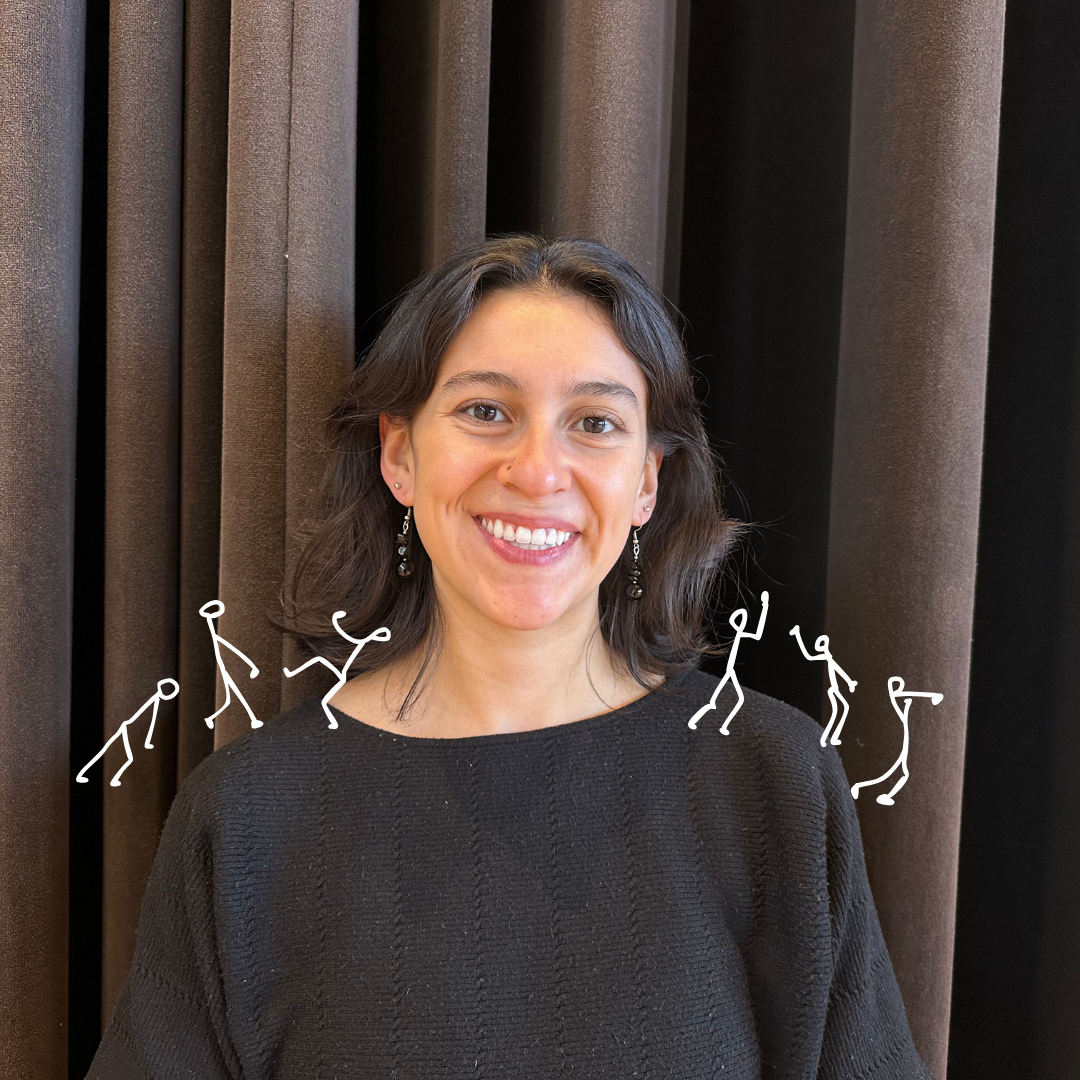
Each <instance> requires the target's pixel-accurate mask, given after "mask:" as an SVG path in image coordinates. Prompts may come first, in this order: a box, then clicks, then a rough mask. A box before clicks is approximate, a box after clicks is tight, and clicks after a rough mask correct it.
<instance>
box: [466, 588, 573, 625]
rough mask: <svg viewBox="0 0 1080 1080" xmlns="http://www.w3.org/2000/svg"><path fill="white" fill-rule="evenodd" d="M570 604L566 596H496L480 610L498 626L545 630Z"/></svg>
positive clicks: (563, 613)
mask: <svg viewBox="0 0 1080 1080" xmlns="http://www.w3.org/2000/svg"><path fill="white" fill-rule="evenodd" d="M569 607H570V605H569V604H568V603H567V601H566V599H565V597H544V598H542V599H541V598H537V597H536V596H529V597H523V596H520V595H517V596H513V595H512V596H506V597H495V598H492V599H490V600H488V602H487V603H485V604H483V605H482V606H480V608H479V610H480V612H481V613H482V614H483V615H484V616H485V617H486V618H487V619H488V620H489V621H491V622H493V623H494V624H495V625H496V626H500V627H504V628H505V629H507V630H543V629H544V627H546V626H551V624H552V623H555V622H558V621H559V619H560V618H562V616H563V615H565V614H566V612H567V609H568V608H569Z"/></svg>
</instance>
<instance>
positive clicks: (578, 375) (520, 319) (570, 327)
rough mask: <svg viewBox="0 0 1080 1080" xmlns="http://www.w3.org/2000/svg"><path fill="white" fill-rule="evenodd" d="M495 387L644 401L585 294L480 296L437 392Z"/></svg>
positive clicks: (445, 362) (635, 376) (622, 353)
mask: <svg viewBox="0 0 1080 1080" xmlns="http://www.w3.org/2000/svg"><path fill="white" fill-rule="evenodd" d="M484 385H487V386H491V387H499V388H502V389H504V390H507V391H509V392H514V393H521V394H524V393H528V392H529V391H530V390H531V389H539V388H540V387H543V388H544V389H545V390H550V389H551V388H552V387H556V386H557V387H560V388H562V389H563V390H564V391H566V392H567V393H571V392H575V393H578V394H580V393H589V392H590V388H591V390H592V391H595V392H601V393H606V394H609V395H612V396H615V397H619V398H621V399H622V400H623V402H624V404H630V405H633V404H635V403H640V402H643V401H644V396H645V378H644V375H643V373H642V371H641V368H640V366H639V365H638V362H637V360H636V359H635V358H634V357H633V355H632V354H631V353H630V352H629V351H628V350H627V349H626V347H625V346H624V345H623V343H622V342H621V341H620V340H619V337H618V335H617V334H616V333H615V330H614V328H613V326H612V325H611V322H610V320H609V319H608V318H607V315H606V313H605V312H604V311H603V309H602V308H601V307H600V306H599V305H598V304H596V303H595V302H594V301H591V300H589V299H588V298H587V297H583V296H579V295H576V294H570V295H567V294H564V293H538V292H536V291H533V290H529V291H525V290H512V291H511V290H503V291H500V292H498V293H495V294H493V295H491V296H489V297H485V298H484V299H483V300H482V301H481V302H480V303H479V304H478V305H477V307H476V309H475V310H474V311H473V313H472V314H471V315H470V316H469V318H468V319H467V320H466V321H465V323H464V324H463V325H462V327H461V329H460V330H459V331H458V333H457V334H456V335H455V337H454V339H453V341H451V343H450V345H449V347H448V348H447V350H446V352H445V354H444V355H443V358H442V362H441V363H440V365H439V374H438V377H437V379H436V391H437V392H439V391H441V390H447V391H449V390H460V389H462V388H465V387H482V386H484Z"/></svg>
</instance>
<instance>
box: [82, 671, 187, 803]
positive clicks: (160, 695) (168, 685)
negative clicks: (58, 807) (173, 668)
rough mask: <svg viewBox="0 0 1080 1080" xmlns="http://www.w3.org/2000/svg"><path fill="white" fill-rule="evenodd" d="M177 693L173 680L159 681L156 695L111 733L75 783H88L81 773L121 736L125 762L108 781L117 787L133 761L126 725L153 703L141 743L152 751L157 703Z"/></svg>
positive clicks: (178, 688) (83, 768)
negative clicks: (148, 723) (151, 739)
mask: <svg viewBox="0 0 1080 1080" xmlns="http://www.w3.org/2000/svg"><path fill="white" fill-rule="evenodd" d="M179 693H180V684H179V683H178V682H177V681H176V680H175V679H159V680H158V684H157V693H155V694H154V696H153V697H148V698H147V699H146V701H144V702H143V706H142V708H141V709H139V711H138V712H137V713H135V715H134V716H129V717H128V718H127V719H126V720H125V721H124V722H123V723H122V724H121V725H120V726H119V727H118V728H117V729H116V731H115V732H114V733H113V736H112V738H110V739H109V741H108V742H107V743H106V744H105V745H104V746H103V747H102V748H101V749H100V750H99V751H98V752H97V753H96V754H95V755H94V756H93V757H92V758H91V759H90V760H89V761H88V762H87V763H86V764H85V765H84V766H83V767H82V768H81V769H80V770H79V775H78V776H76V777H75V782H76V783H77V784H88V783H89V781H88V780H87V779H86V777H85V776H83V773H84V772H86V770H87V769H89V768H90V766H91V765H93V764H94V762H95V761H97V759H98V758H99V757H102V756H103V755H104V753H105V751H106V750H108V749H109V747H110V746H112V744H113V743H114V742H115V741H116V736H117V735H121V736H123V739H124V750H126V751H127V761H125V762H124V764H123V765H121V766H120V768H119V769H117V770H116V775H115V776H114V777H113V778H112V779H111V780H110V781H109V787H119V786H120V774H121V773H122V772H123V771H124V770H125V769H126V768H127V767H128V766H129V765H130V764H131V763H132V762H133V761H134V760H135V758H134V757H133V756H132V753H131V743H130V742H128V735H127V728H128V724H130V723H131V722H132V721H133V720H138V718H139V717H140V716H142V714H143V713H144V712H146V710H147V707H148V706H149V705H150V702H153V703H154V712H153V715H152V716H151V717H150V727H149V728H148V729H147V732H146V742H144V743H143V746H144V747H145V748H146V749H147V750H153V749H154V744H153V743H152V742H151V741H150V737H151V736H152V735H153V734H154V724H156V723H157V710H158V702H159V701H171V700H172V699H173V698H174V697H176V695H177V694H179Z"/></svg>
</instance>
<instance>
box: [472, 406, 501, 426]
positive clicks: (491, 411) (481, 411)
mask: <svg viewBox="0 0 1080 1080" xmlns="http://www.w3.org/2000/svg"><path fill="white" fill-rule="evenodd" d="M465 415H466V416H469V417H471V418H472V419H473V420H483V421H486V422H489V423H490V422H491V421H493V420H498V419H499V418H500V411H499V409H498V408H497V407H496V406H494V405H488V404H486V403H485V402H483V401H474V402H473V403H472V405H466V406H465Z"/></svg>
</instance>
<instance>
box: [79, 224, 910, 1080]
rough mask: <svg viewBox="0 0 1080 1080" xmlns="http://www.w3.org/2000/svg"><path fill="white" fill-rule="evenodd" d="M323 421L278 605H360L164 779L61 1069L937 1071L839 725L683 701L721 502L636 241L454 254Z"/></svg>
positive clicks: (642, 1073)
mask: <svg viewBox="0 0 1080 1080" xmlns="http://www.w3.org/2000/svg"><path fill="white" fill-rule="evenodd" d="M329 434H330V440H331V449H332V451H333V452H332V454H331V456H330V464H329V466H328V470H327V473H326V479H325V482H324V485H323V491H322V494H323V498H324V500H325V509H326V516H325V520H323V521H322V522H320V523H319V524H318V525H317V526H316V527H315V528H314V529H313V530H312V531H311V532H310V534H309V535H308V536H307V546H306V548H305V551H304V556H303V558H302V559H301V561H300V563H299V564H298V569H297V572H296V574H295V576H294V577H293V579H292V580H291V581H290V582H289V587H288V589H287V590H285V592H284V593H283V595H287V600H288V602H287V603H283V608H284V610H285V614H282V615H281V616H280V625H281V626H282V627H283V628H284V629H286V630H287V631H288V632H289V633H293V634H296V635H297V636H298V637H300V638H301V639H302V640H303V641H305V642H306V643H307V644H308V645H309V646H310V647H311V648H312V649H314V650H316V651H317V655H321V656H323V657H334V658H335V659H338V660H341V661H345V660H347V659H348V657H349V656H350V655H351V652H352V651H356V649H355V645H356V644H357V643H358V642H359V641H360V640H363V639H361V638H359V637H356V635H357V634H363V633H366V632H368V631H371V630H372V628H373V627H379V626H380V625H381V624H385V626H386V627H387V628H388V629H389V631H390V639H389V640H388V641H385V639H383V638H380V639H379V640H380V641H382V642H383V643H381V644H376V645H371V646H368V647H365V648H363V649H362V650H361V651H359V652H358V657H359V664H358V670H357V672H356V674H355V676H354V677H353V678H352V679H351V680H349V681H347V682H346V681H345V675H346V674H347V673H346V672H343V673H342V682H343V684H344V685H341V686H340V688H334V689H332V690H331V691H330V692H329V693H328V694H327V695H326V698H325V699H324V700H325V702H326V708H327V709H328V710H329V711H330V716H331V719H332V720H334V721H335V725H328V724H327V722H326V713H324V702H323V700H320V698H319V696H318V695H313V696H311V697H309V698H308V699H306V700H305V701H304V702H303V703H302V704H300V705H298V706H297V707H296V708H294V709H291V710H289V711H288V712H285V713H282V714H281V715H279V716H277V717H275V718H274V719H273V720H270V721H269V722H268V723H266V724H265V725H264V727H262V728H261V729H259V730H257V731H251V732H249V733H247V734H245V735H244V736H242V737H241V738H239V739H236V740H235V741H233V742H231V743H229V744H228V745H227V746H225V747H224V748H223V749H222V750H219V751H217V752H215V753H213V754H211V755H210V756H209V757H208V758H206V759H205V760H204V761H203V762H201V763H200V764H199V766H198V767H196V768H195V769H194V770H193V771H192V772H191V773H190V774H189V775H188V777H187V779H186V780H185V782H184V784H183V786H182V787H181V789H180V791H179V793H178V794H177V797H176V799H175V801H174V803H173V806H172V808H171V810H170V812H169V817H168V820H167V822H166V825H165V829H164V832H163V833H162V836H161V841H160V844H159V847H158V851H157V854H156V856H155V860H154V866H153V869H152V871H151V875H150V880H149V883H148V885H147V891H146V897H145V899H144V902H143V907H142V911H141V914H140V921H139V929H138V935H137V941H136V948H135V955H134V960H133V963H132V968H131V974H130V976H129V979H128V982H127V984H126V985H125V987H124V991H123V993H122V994H121V997H120V1000H119V1002H118V1004H117V1006H116V1009H115V1011H114V1014H113V1018H112V1022H111V1024H110V1026H109V1028H108V1030H107V1031H106V1032H105V1036H104V1038H103V1040H102V1044H101V1048H100V1049H99V1051H98V1056H97V1057H96V1058H95V1061H94V1067H93V1068H92V1069H91V1072H90V1078H92V1080H104V1078H108V1080H146V1078H147V1077H151V1078H158V1077H162V1078H164V1077H174V1076H198V1077H200V1078H204V1080H226V1078H229V1080H237V1078H239V1077H241V1076H242V1077H244V1078H245V1080H271V1078H291V1077H296V1078H299V1077H330V1076H342V1077H344V1076H356V1077H365V1078H370V1080H382V1078H391V1077H410V1078H415V1080H434V1078H446V1080H464V1078H465V1077H482V1076H491V1077H494V1076H506V1077H529V1078H530V1080H548V1078H554V1077H556V1076H562V1075H564V1074H565V1073H567V1072H571V1071H574V1072H576V1073H577V1075H579V1076H581V1077H584V1078H588V1080H599V1078H606V1077H611V1078H613V1080H614V1078H618V1080H625V1078H626V1077H630V1076H637V1077H641V1078H643V1080H645V1078H654V1080H676V1078H677V1080H704V1078H706V1077H709V1078H713V1077H717V1076H725V1077H730V1078H740V1080H759V1078H760V1077H762V1076H780V1077H785V1078H790V1080H795V1078H802V1080H812V1078H817V1080H901V1078H903V1080H929V1076H930V1074H929V1072H928V1071H927V1070H926V1067H925V1065H924V1064H923V1062H922V1061H921V1060H920V1058H919V1056H918V1054H917V1053H916V1051H915V1048H914V1046H913V1044H912V1040H911V1035H910V1032H909V1030H908V1025H907V1019H906V1014H905V1010H904V1004H903V1002H902V1000H901V998H900V992H899V990H898V988H897V983H896V979H895V976H894V974H893V969H892V965H891V962H890V958H889V955H888V952H887V950H886V947H885V942H884V940H883V938H882V934H881V928H880V925H879V922H878V917H877V912H876V909H875V907H874V901H873V897H872V896H871V894H870V888H869V885H868V883H867V877H866V867H865V864H864V861H863V851H862V844H861V839H860V833H859V824H858V818H857V817H856V815H855V811H854V805H853V803H852V800H851V797H850V794H849V787H848V781H847V778H846V776H845V774H844V770H843V766H842V764H841V762H840V758H839V756H838V754H837V752H836V749H835V747H834V746H833V745H832V744H831V743H829V744H828V745H827V746H822V745H821V744H820V742H819V736H820V732H821V729H820V727H819V725H818V724H817V723H816V722H815V721H814V720H813V719H812V718H811V717H809V716H807V715H806V714H805V713H803V712H800V711H799V710H798V709H795V708H792V707H791V706H790V705H786V704H785V703H783V702H781V701H777V700H776V699H774V698H771V697H768V696H767V695H765V694H763V693H759V692H757V691H755V690H752V689H749V688H747V689H745V700H742V702H741V707H740V709H739V711H738V713H737V715H736V717H735V724H734V726H733V727H732V728H731V730H730V732H728V731H727V730H726V724H725V728H722V729H719V730H717V728H716V726H710V725H709V724H708V723H704V724H702V725H701V727H700V729H699V728H696V727H695V728H691V727H690V721H691V718H692V717H693V716H694V715H695V713H696V712H697V710H698V709H699V707H700V706H701V704H702V703H703V702H707V701H709V700H710V697H711V696H712V697H716V696H717V693H718V692H719V691H720V690H723V691H724V693H723V695H721V697H720V700H718V701H717V703H716V704H717V707H718V715H727V714H729V713H731V711H732V709H733V707H734V698H735V693H734V691H733V690H732V687H731V685H730V683H728V684H727V685H726V686H723V687H722V686H720V684H719V683H718V680H717V679H716V678H714V677H712V676H708V675H705V674H702V673H701V672H700V671H698V670H697V669H696V664H697V661H698V660H699V658H700V657H701V656H702V655H703V654H704V653H706V652H708V651H717V650H716V647H715V646H709V645H708V644H707V642H706V641H705V640H704V637H703V633H702V620H703V616H704V614H705V605H706V604H707V603H708V602H709V601H710V599H711V597H712V588H713V585H714V583H715V581H716V578H717V575H718V574H719V573H720V571H721V570H722V567H723V557H724V555H725V553H726V552H727V551H728V549H729V548H730V546H731V544H732V543H733V541H734V538H735V537H736V535H737V530H738V528H739V526H738V525H737V524H736V523H735V522H733V521H731V520H730V519H729V518H727V517H726V516H725V515H724V513H723V510H722V507H721V501H720V488H719V479H718V476H719V474H718V469H717V467H716V462H715V461H714V459H713V457H712V455H711V454H710V452H709V449H708V445H707V443H706V439H705V434H704V432H703V429H702V424H701V418H700V415H699V412H698V407H697V403H696V401H695V399H694V395H693V389H692V382H691V376H690V370H689V366H688V364H687V360H686V356H685V354H684V352H683V348H682V344H681V342H680V340H679V335H678V333H677V332H676V330H675V327H674V324H673V323H672V321H671V318H670V317H669V315H668V313H667V311H666V309H665V307H664V303H663V301H662V299H661V298H660V297H658V296H656V295H654V294H653V293H652V292H651V291H650V290H649V288H648V286H647V285H646V284H645V282H644V281H643V279H642V278H641V277H640V276H639V275H638V273H637V272H636V271H635V270H634V269H633V268H632V267H630V266H629V265H628V264H627V263H625V262H624V261H623V260H621V259H620V258H619V257H618V256H617V255H615V254H614V253H613V252H611V251H609V250H607V249H606V248H603V247H601V246H600V245H598V244H593V243H588V242H585V241H581V240H556V241H552V242H547V241H544V240H541V239H538V238H535V237H529V236H518V237H506V238H501V239H496V240H492V241H489V242H488V243H486V244H485V245H484V246H483V247H480V248H478V249H476V250H473V251H470V252H466V253H464V254H462V255H460V256H458V257H457V258H455V259H453V260H451V261H450V262H448V263H447V264H445V265H444V266H441V267H439V268H437V269H436V270H434V271H433V272H432V273H430V274H429V275H428V276H427V277H425V278H424V279H423V280H421V281H419V282H418V283H417V284H416V285H415V286H413V288H412V289H411V290H410V291H409V292H408V293H406V294H405V296H404V297H403V298H402V299H401V301H400V302H399V304H398V306H397V308H396V310H395V311H394V313H393V315H392V316H391V318H390V319H389V321H388V323H387V325H386V327H385V328H384V330H383V332H382V333H381V335H380V336H379V339H378V341H377V342H376V343H375V345H374V346H373V348H372V350H371V352H370V354H369V355H368V356H367V357H366V359H365V360H364V361H363V362H362V363H361V364H360V366H359V367H358V368H357V369H356V372H355V374H354V375H353V377H352V380H351V382H350V384H349V386H348V388H347V392H346V394H345V397H344V399H343V401H342V402H341V404H340V406H339V407H338V408H337V410H336V411H335V412H334V414H333V416H332V418H331V421H330V429H329ZM414 523H415V534H416V535H415V537H414V535H413V528H412V526H413V524H414ZM395 538H397V540H395ZM635 552H636V560H635ZM410 565H411V571H410V570H409V566H410ZM399 568H400V571H399ZM628 586H629V587H628ZM763 596H764V594H763ZM342 609H344V610H345V612H346V613H347V620H345V621H343V623H342V625H343V627H344V628H345V629H346V632H347V633H348V634H349V635H350V637H352V638H353V640H352V641H351V642H348V641H346V640H345V639H344V638H343V637H341V636H339V635H338V633H337V631H336V629H335V627H334V624H333V616H334V614H335V613H338V614H339V615H340V612H341V610H342ZM339 621H341V620H340V619H339ZM733 625H734V624H733ZM350 645H351V646H352V649H351V651H350V652H348V653H346V652H345V651H344V650H346V649H349V648H350ZM740 700H741V699H740Z"/></svg>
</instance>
